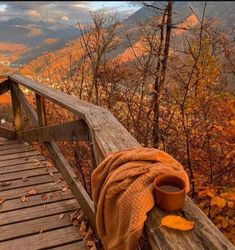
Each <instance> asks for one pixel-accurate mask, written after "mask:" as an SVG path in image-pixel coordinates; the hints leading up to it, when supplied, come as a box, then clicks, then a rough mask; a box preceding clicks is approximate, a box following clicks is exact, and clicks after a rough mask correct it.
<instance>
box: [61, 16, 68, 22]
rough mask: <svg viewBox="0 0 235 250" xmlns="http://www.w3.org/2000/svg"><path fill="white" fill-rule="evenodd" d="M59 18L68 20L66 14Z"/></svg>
mask: <svg viewBox="0 0 235 250" xmlns="http://www.w3.org/2000/svg"><path fill="white" fill-rule="evenodd" d="M61 19H62V20H65V21H68V20H69V18H68V17H67V16H62V17H61Z"/></svg>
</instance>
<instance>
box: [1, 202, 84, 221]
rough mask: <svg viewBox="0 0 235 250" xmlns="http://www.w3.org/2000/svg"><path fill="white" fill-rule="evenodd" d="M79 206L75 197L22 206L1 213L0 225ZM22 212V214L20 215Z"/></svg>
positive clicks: (66, 210)
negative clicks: (45, 203)
mask: <svg viewBox="0 0 235 250" xmlns="http://www.w3.org/2000/svg"><path fill="white" fill-rule="evenodd" d="M78 208H79V205H78V203H77V201H76V200H75V199H71V200H65V201H56V202H53V203H49V204H47V205H46V207H45V206H44V205H39V206H35V207H29V208H22V209H20V210H13V211H9V212H3V213H0V226H3V225H7V224H11V223H15V222H20V221H25V220H31V219H36V218H40V217H45V216H48V215H54V214H59V213H65V212H69V211H74V210H76V209H78ZM19 214H20V216H19Z"/></svg>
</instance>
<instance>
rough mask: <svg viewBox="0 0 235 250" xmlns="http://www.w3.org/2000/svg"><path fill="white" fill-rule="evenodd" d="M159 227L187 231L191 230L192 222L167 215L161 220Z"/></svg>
mask: <svg viewBox="0 0 235 250" xmlns="http://www.w3.org/2000/svg"><path fill="white" fill-rule="evenodd" d="M160 226H165V227H169V228H173V229H177V230H182V231H188V230H191V229H193V227H194V221H189V220H186V219H185V218H183V217H181V216H176V215H168V216H165V217H163V218H162V220H161V225H160Z"/></svg>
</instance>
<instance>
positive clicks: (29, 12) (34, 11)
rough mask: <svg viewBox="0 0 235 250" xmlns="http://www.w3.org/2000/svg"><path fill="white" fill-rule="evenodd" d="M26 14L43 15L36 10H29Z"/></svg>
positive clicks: (32, 15)
mask: <svg viewBox="0 0 235 250" xmlns="http://www.w3.org/2000/svg"><path fill="white" fill-rule="evenodd" d="M26 15H27V16H31V17H41V15H40V14H39V13H38V12H37V11H36V10H27V11H26Z"/></svg>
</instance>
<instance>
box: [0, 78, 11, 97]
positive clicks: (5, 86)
mask: <svg viewBox="0 0 235 250" xmlns="http://www.w3.org/2000/svg"><path fill="white" fill-rule="evenodd" d="M8 90H10V85H9V80H8V79H6V80H5V81H3V82H1V84H0V95H2V94H4V93H6V92H7V91H8Z"/></svg>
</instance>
